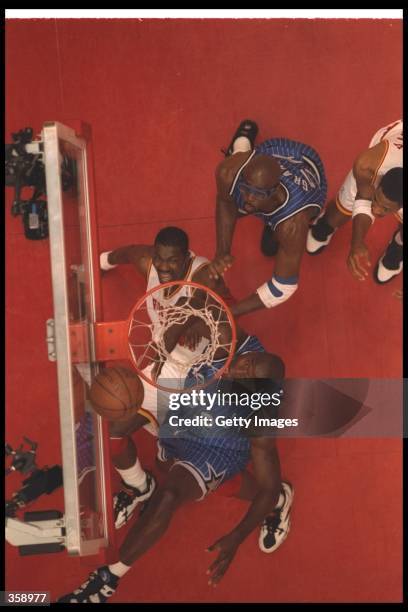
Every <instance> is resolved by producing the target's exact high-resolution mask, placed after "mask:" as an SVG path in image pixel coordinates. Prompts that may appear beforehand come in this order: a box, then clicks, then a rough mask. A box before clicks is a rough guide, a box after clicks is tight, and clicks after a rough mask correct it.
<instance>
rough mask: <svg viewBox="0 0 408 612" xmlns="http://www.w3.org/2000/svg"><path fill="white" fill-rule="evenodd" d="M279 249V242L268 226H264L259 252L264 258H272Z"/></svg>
mask: <svg viewBox="0 0 408 612" xmlns="http://www.w3.org/2000/svg"><path fill="white" fill-rule="evenodd" d="M278 249H279V242H278V241H277V239H276V236H275V232H274V231H273V229H272V228H271V226H270V225H265V227H264V229H263V232H262V238H261V251H262V253H263V254H264V255H266V257H273V256H274V255H276V253H277V252H278Z"/></svg>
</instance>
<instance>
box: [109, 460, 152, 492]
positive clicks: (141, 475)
mask: <svg viewBox="0 0 408 612" xmlns="http://www.w3.org/2000/svg"><path fill="white" fill-rule="evenodd" d="M116 469H117V471H118V472H119V474H120V476H121V478H122V480H124V481H125V482H126V484H128V485H130V486H131V487H135V489H140V490H142V491H143V489H145V488H146V472H145V471H144V469H143V468H142V465H141V463H140V461H139V458H137V459H136V463H135V465H132V467H130V468H128V469H127V470H119V469H118V468H116Z"/></svg>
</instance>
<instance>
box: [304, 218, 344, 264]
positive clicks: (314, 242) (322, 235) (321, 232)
mask: <svg viewBox="0 0 408 612" xmlns="http://www.w3.org/2000/svg"><path fill="white" fill-rule="evenodd" d="M336 230H337V228H335V229H333V231H331V232H328V231H327V223H326V222H325V221H323V220H322V219H321V218H319V219H318V220H317V221H316V223H315V224H314V225H312V227H311V228H310V229H309V231H308V233H307V241H306V251H307V252H308V253H309V255H318V254H319V253H321V252H322V251H323V249H324V248H326V247H327V245H328V244H329V242H330V240H331V239H332V238H333V236H334V234H335V232H336Z"/></svg>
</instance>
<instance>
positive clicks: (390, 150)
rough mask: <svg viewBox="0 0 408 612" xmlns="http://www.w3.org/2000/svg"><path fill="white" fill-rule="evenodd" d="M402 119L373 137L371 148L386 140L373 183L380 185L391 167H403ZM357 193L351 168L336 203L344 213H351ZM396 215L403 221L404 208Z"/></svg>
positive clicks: (380, 130) (376, 185) (375, 185)
mask: <svg viewBox="0 0 408 612" xmlns="http://www.w3.org/2000/svg"><path fill="white" fill-rule="evenodd" d="M402 127H403V124H402V121H401V120H400V119H399V120H398V121H394V122H393V123H390V124H389V125H386V126H385V127H383V128H381V129H379V130H378V131H377V132H376V133H375V134H374V136H373V137H372V139H371V141H370V144H369V148H370V149H371V148H372V147H375V145H378V144H379V143H380V142H385V144H386V146H385V150H384V154H383V156H382V159H381V161H380V163H379V164H378V166H377V168H376V169H375V172H374V177H373V180H372V184H373V185H374V187H378V185H379V183H380V181H381V178H382V177H383V176H384V174H386V173H387V172H388V170H391V168H402V166H403V161H402V145H403V137H402ZM356 195H357V184H356V179H355V178H354V173H353V171H352V170H351V171H350V172H349V174H348V175H347V177H346V179H345V181H344V183H343V185H342V186H341V187H340V190H339V192H338V194H337V200H336V204H337V207H338V208H339V209H340V210H341V212H342V213H344V214H346V215H351V214H352V210H353V207H354V201H355V199H356ZM395 216H396V217H397V218H398V220H399V221H400V222H401V223H402V208H400V209H399V211H398V212H397V213H395Z"/></svg>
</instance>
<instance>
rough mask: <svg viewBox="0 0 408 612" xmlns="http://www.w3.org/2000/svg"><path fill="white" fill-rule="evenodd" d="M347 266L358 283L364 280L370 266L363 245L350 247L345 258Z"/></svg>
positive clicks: (367, 254)
mask: <svg viewBox="0 0 408 612" xmlns="http://www.w3.org/2000/svg"><path fill="white" fill-rule="evenodd" d="M347 265H348V268H349V270H350V272H351V273H352V275H353V276H354V278H357V279H358V280H360V281H363V280H366V278H367V276H368V270H367V267H370V266H371V261H370V256H369V253H368V249H367V247H366V245H365V244H360V245H359V246H357V247H352V249H351V251H350V253H349V256H348V258H347Z"/></svg>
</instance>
